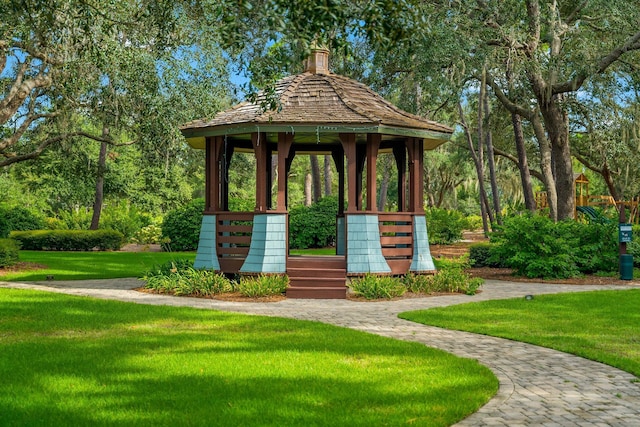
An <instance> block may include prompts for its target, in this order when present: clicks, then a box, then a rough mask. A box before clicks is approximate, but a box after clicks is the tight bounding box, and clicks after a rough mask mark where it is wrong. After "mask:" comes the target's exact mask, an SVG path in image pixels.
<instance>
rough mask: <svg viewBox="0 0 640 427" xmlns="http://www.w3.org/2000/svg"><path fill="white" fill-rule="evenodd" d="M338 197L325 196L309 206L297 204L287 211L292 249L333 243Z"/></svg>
mask: <svg viewBox="0 0 640 427" xmlns="http://www.w3.org/2000/svg"><path fill="white" fill-rule="evenodd" d="M337 214H338V198H337V197H336V196H326V197H323V198H322V199H320V200H319V201H318V202H317V203H314V204H312V205H311V206H308V207H307V206H297V207H295V208H293V209H291V212H290V213H289V246H290V247H291V248H292V249H307V248H325V247H328V246H331V245H332V244H333V243H334V240H335V237H336V216H337Z"/></svg>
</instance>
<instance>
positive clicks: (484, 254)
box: [469, 242, 502, 267]
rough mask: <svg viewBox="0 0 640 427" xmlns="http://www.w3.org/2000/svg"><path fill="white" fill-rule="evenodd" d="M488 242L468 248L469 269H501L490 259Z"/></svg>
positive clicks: (489, 244) (498, 263) (490, 246)
mask: <svg viewBox="0 0 640 427" xmlns="http://www.w3.org/2000/svg"><path fill="white" fill-rule="evenodd" d="M492 247H493V245H492V244H491V243H489V242H480V243H474V244H473V245H471V246H469V264H470V265H471V267H501V266H502V265H501V264H500V262H499V261H496V260H492V259H491V248H492Z"/></svg>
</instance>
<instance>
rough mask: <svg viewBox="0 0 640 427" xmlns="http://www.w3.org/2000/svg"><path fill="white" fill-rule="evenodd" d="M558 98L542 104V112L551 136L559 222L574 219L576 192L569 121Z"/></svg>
mask: <svg viewBox="0 0 640 427" xmlns="http://www.w3.org/2000/svg"><path fill="white" fill-rule="evenodd" d="M557 98H558V96H553V97H551V99H550V100H549V101H548V102H547V103H543V102H540V107H541V110H540V111H541V113H542V118H543V120H544V123H545V128H546V129H547V133H548V134H549V142H550V143H551V154H552V158H553V161H554V166H555V167H554V169H555V182H556V193H557V197H558V220H563V219H568V218H573V217H574V215H575V191H574V188H573V164H572V160H571V149H570V147H569V119H568V116H567V113H566V111H564V110H563V109H562V107H561V106H560V105H559V104H558V101H557Z"/></svg>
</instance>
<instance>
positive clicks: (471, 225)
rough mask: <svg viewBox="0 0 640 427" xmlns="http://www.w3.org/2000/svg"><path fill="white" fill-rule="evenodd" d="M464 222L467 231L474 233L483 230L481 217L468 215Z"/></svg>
mask: <svg viewBox="0 0 640 427" xmlns="http://www.w3.org/2000/svg"><path fill="white" fill-rule="evenodd" d="M464 221H465V224H464V229H465V230H470V231H474V230H479V229H481V228H482V217H481V216H480V215H468V216H466V217H465V218H464Z"/></svg>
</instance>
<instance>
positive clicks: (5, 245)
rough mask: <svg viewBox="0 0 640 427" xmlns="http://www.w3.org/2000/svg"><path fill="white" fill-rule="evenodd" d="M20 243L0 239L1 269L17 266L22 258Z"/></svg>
mask: <svg viewBox="0 0 640 427" xmlns="http://www.w3.org/2000/svg"><path fill="white" fill-rule="evenodd" d="M18 249H19V247H18V243H17V242H16V241H15V240H12V239H0V268H2V267H11V266H12V265H15V264H16V263H17V262H18V260H19V258H20V256H19V252H18Z"/></svg>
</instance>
